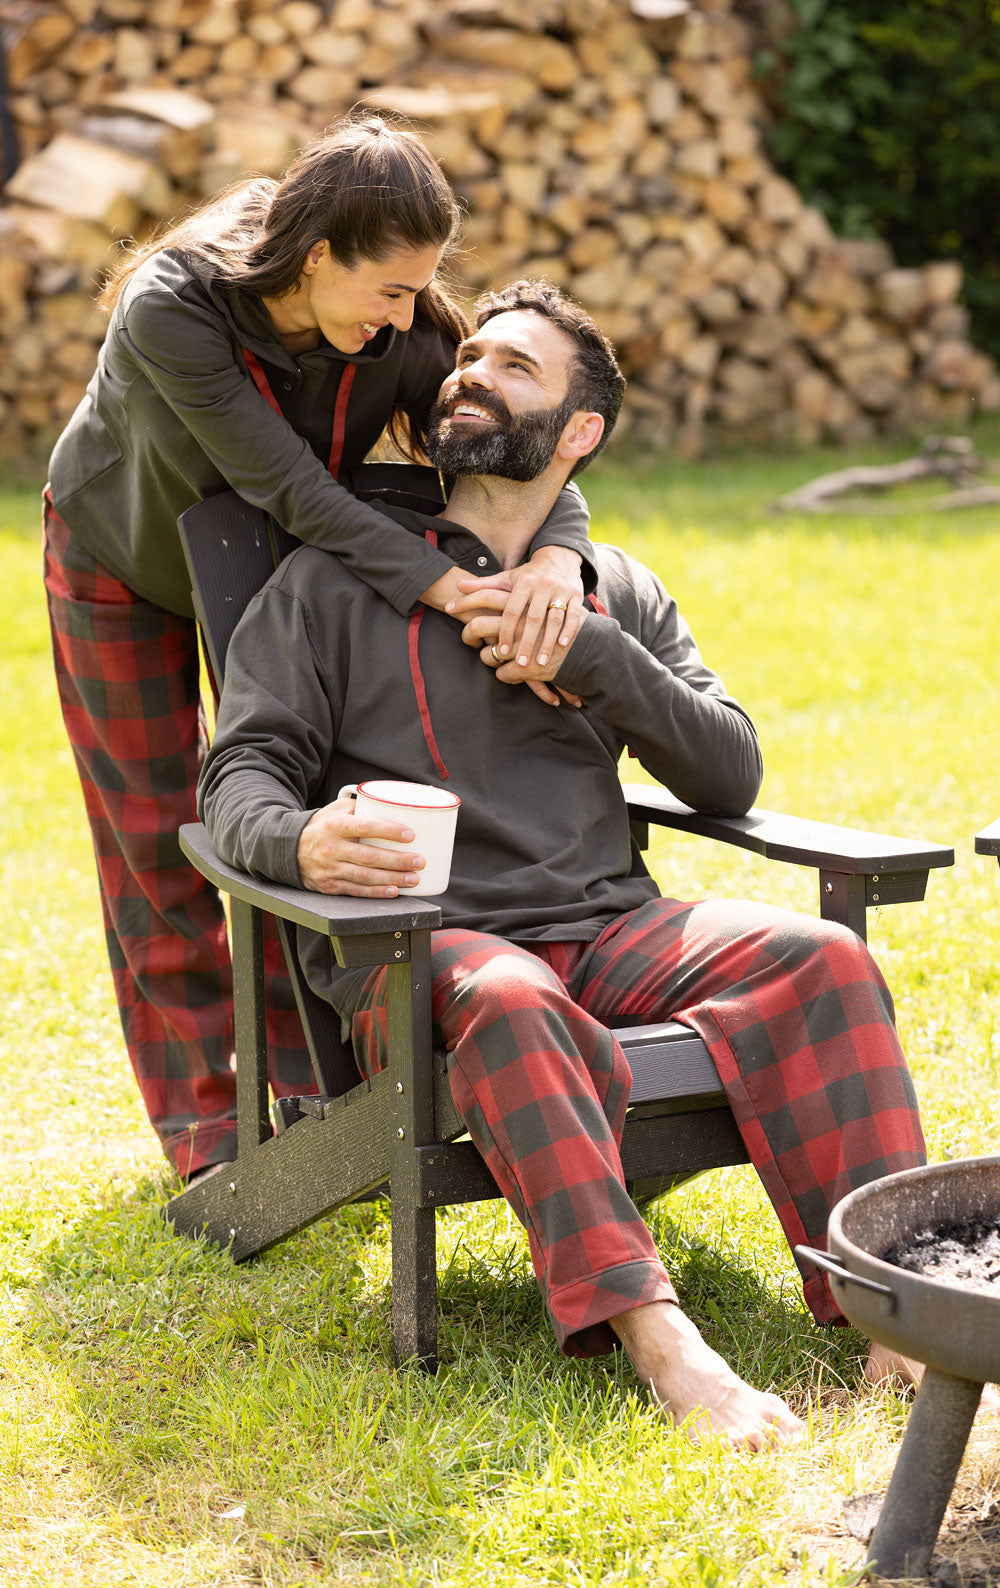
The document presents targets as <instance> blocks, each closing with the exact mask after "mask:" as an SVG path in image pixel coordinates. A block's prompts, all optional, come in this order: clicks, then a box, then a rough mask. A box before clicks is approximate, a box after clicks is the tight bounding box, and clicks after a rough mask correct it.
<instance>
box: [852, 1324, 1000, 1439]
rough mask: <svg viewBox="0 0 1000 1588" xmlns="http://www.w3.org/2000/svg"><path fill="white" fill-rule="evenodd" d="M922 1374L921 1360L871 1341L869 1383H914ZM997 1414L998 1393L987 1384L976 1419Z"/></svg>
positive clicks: (918, 1381)
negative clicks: (918, 1360)
mask: <svg viewBox="0 0 1000 1588" xmlns="http://www.w3.org/2000/svg"><path fill="white" fill-rule="evenodd" d="M923 1376H924V1364H923V1363H922V1362H917V1361H915V1360H914V1358H913V1357H912V1356H903V1354H902V1352H901V1351H892V1350H890V1348H889V1347H888V1346H887V1345H879V1343H878V1341H877V1340H873V1341H872V1348H871V1350H870V1351H869V1353H868V1360H867V1362H866V1363H865V1378H866V1379H867V1380H868V1382H869V1384H902V1385H911V1384H912V1385H916V1384H919V1383H920V1380H921V1379H922V1378H923ZM998 1416H1000V1395H998V1394H997V1392H996V1390H995V1389H994V1388H993V1386H992V1384H987V1385H985V1386H984V1388H983V1393H982V1396H981V1397H980V1401H979V1410H978V1412H977V1413H976V1421H977V1422H978V1421H980V1420H983V1421H985V1420H986V1419H987V1418H992V1417H998Z"/></svg>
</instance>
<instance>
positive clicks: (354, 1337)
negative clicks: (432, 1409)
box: [22, 1179, 862, 1443]
mask: <svg viewBox="0 0 1000 1588" xmlns="http://www.w3.org/2000/svg"><path fill="white" fill-rule="evenodd" d="M169 1190H170V1188H169V1187H167V1186H166V1185H165V1183H160V1182H158V1181H156V1180H154V1179H149V1180H146V1181H145V1182H143V1183H141V1184H140V1185H138V1186H137V1187H136V1190H135V1193H134V1194H133V1195H131V1196H129V1195H128V1194H125V1193H122V1194H119V1195H117V1196H112V1197H107V1198H106V1199H105V1200H104V1202H103V1203H102V1204H101V1205H99V1206H96V1207H94V1208H93V1209H92V1212H91V1214H90V1216H89V1217H88V1218H87V1220H86V1222H79V1223H77V1224H75V1225H73V1226H72V1227H70V1228H68V1229H66V1231H65V1233H64V1234H63V1235H62V1237H61V1239H60V1240H59V1241H58V1242H57V1243H55V1244H53V1245H52V1246H50V1248H49V1249H48V1251H47V1252H46V1254H45V1256H44V1258H43V1261H42V1273H41V1278H40V1279H39V1281H38V1282H37V1284H35V1285H33V1286H32V1287H31V1292H32V1293H31V1294H30V1297H29V1296H22V1301H23V1302H26V1303H27V1305H26V1306H24V1307H23V1309H22V1310H23V1315H24V1316H25V1331H26V1335H27V1338H28V1340H29V1341H30V1343H31V1345H32V1346H33V1347H34V1348H35V1349H37V1350H39V1351H41V1352H43V1353H44V1354H45V1356H46V1357H47V1358H49V1359H50V1360H51V1362H52V1363H53V1365H58V1367H59V1370H60V1371H62V1372H66V1373H68V1374H69V1375H70V1377H71V1379H72V1380H73V1383H74V1386H75V1394H76V1397H77V1400H78V1405H79V1410H80V1413H81V1415H82V1418H83V1420H84V1421H85V1422H86V1423H87V1424H88V1425H89V1426H91V1427H93V1426H98V1425H99V1426H101V1427H105V1428H107V1429H108V1430H109V1431H110V1429H111V1428H112V1427H113V1426H114V1425H115V1423H119V1424H120V1425H121V1426H122V1427H125V1426H126V1425H127V1426H128V1427H130V1428H134V1427H135V1426H136V1416H137V1412H138V1410H139V1408H140V1407H142V1408H143V1419H145V1418H146V1417H148V1414H149V1411H150V1409H154V1410H155V1409H156V1408H159V1411H160V1412H165V1413H166V1418H165V1420H164V1418H163V1417H162V1416H160V1415H157V1416H155V1418H154V1423H155V1424H156V1425H157V1426H161V1427H162V1429H163V1434H164V1437H166V1436H167V1430H168V1428H169V1426H170V1423H171V1410H172V1408H173V1407H174V1406H175V1405H176V1396H175V1395H174V1393H173V1389H174V1388H176V1385H177V1384H178V1382H182V1383H183V1387H184V1393H185V1399H186V1401H187V1403H188V1405H189V1408H190V1409H191V1410H192V1411H193V1410H194V1408H195V1407H196V1406H197V1404H198V1400H199V1394H200V1393H201V1392H203V1391H207V1390H208V1387H209V1386H210V1385H211V1386H214V1388H215V1389H216V1390H218V1389H220V1388H221V1387H222V1386H223V1385H224V1382H225V1379H226V1377H227V1375H231V1376H232V1377H233V1379H234V1382H236V1381H242V1380H245V1379H246V1377H247V1370H248V1367H249V1366H250V1364H251V1362H255V1363H256V1364H257V1366H258V1368H259V1367H260V1365H261V1364H263V1363H265V1362H266V1363H270V1364H271V1366H272V1367H273V1369H274V1370H275V1373H276V1374H277V1378H276V1380H275V1386H276V1385H277V1383H278V1381H279V1380H280V1374H281V1370H282V1368H284V1370H285V1372H286V1375H287V1389H288V1392H289V1393H293V1392H294V1386H295V1382H296V1380H297V1378H298V1377H299V1376H300V1375H301V1373H302V1372H303V1371H308V1373H309V1374H315V1373H320V1372H322V1371H324V1370H325V1371H327V1372H328V1373H329V1375H330V1377H331V1380H333V1381H335V1383H336V1385H338V1386H340V1387H341V1388H343V1386H344V1385H346V1384H347V1383H348V1382H349V1381H350V1380H351V1379H352V1377H353V1378H354V1379H356V1380H357V1381H358V1382H359V1383H360V1384H364V1383H368V1382H369V1381H370V1380H371V1379H372V1377H373V1376H374V1378H375V1379H377V1380H378V1381H379V1382H382V1381H385V1382H386V1383H388V1382H389V1381H390V1380H392V1379H393V1377H394V1373H395V1370H394V1368H393V1364H392V1357H391V1297H390V1287H389V1257H390V1219H389V1210H388V1205H387V1204H385V1203H365V1204H360V1205H358V1206H354V1207H348V1208H344V1209H341V1210H340V1211H339V1212H338V1213H336V1214H332V1215H330V1216H328V1217H327V1218H325V1219H323V1220H321V1221H320V1222H319V1223H317V1224H316V1225H313V1226H312V1227H311V1228H310V1229H307V1230H304V1231H302V1232H300V1234H298V1235H297V1236H294V1237H292V1238H291V1239H290V1240H288V1241H287V1242H285V1243H283V1245H281V1246H279V1247H276V1248H274V1249H273V1250H271V1251H270V1252H267V1253H265V1254H264V1255H263V1256H261V1257H260V1258H257V1259H255V1260H253V1261H252V1262H249V1263H245V1264H243V1265H240V1266H237V1265H235V1264H233V1263H232V1262H231V1261H230V1260H229V1258H228V1257H227V1255H226V1254H225V1253H224V1252H222V1251H220V1250H218V1249H217V1248H215V1247H213V1246H212V1245H211V1244H210V1243H208V1242H207V1241H204V1240H190V1239H187V1238H184V1237H179V1236H176V1235H174V1234H173V1233H172V1232H171V1230H170V1228H169V1226H168V1225H167V1224H166V1222H165V1220H164V1218H163V1204H164V1202H165V1200H166V1197H167V1195H168V1194H169ZM497 1206H498V1205H497V1204H491V1205H489V1208H488V1210H487V1211H485V1212H480V1211H479V1210H467V1209H462V1210H455V1211H454V1212H452V1213H447V1212H446V1213H444V1214H442V1215H441V1216H440V1217H439V1221H438V1223H439V1231H440V1242H439V1246H440V1250H439V1260H438V1273H439V1336H440V1361H441V1367H442V1372H441V1373H440V1374H439V1379H438V1383H439V1385H440V1386H442V1389H443V1387H444V1386H445V1385H448V1386H449V1388H448V1390H447V1392H446V1393H447V1394H449V1395H455V1396H457V1397H459V1398H461V1397H462V1396H463V1395H464V1394H465V1393H466V1390H467V1389H468V1391H469V1392H473V1393H474V1392H476V1391H477V1389H480V1388H483V1387H484V1386H485V1384H486V1383H488V1382H491V1381H492V1382H493V1383H494V1384H495V1382H496V1373H497V1369H498V1368H501V1367H502V1364H504V1363H508V1364H514V1363H516V1364H517V1365H518V1367H519V1369H520V1370H521V1371H522V1373H523V1370H524V1369H525V1368H526V1367H527V1366H528V1365H529V1363H530V1364H532V1365H534V1366H535V1367H536V1368H537V1372H538V1376H539V1384H540V1387H541V1394H542V1395H543V1396H544V1394H545V1385H546V1384H547V1383H551V1381H552V1378H553V1375H555V1376H557V1377H563V1376H564V1375H570V1376H572V1375H574V1374H580V1373H581V1371H582V1372H583V1373H584V1374H585V1376H586V1378H587V1379H588V1380H590V1381H593V1382H595V1383H597V1384H601V1383H602V1382H603V1384H604V1386H605V1387H606V1383H607V1376H608V1372H609V1369H610V1370H611V1372H612V1373H613V1374H615V1376H618V1373H619V1367H620V1364H617V1363H616V1362H615V1358H613V1357H610V1356H609V1357H600V1358H595V1359H592V1360H591V1361H589V1362H583V1363H581V1362H579V1361H570V1360H568V1359H566V1358H565V1357H563V1356H562V1354H561V1353H560V1351H559V1350H558V1348H557V1346H556V1344H555V1341H554V1339H553V1336H552V1333H551V1330H550V1328H549V1326H548V1322H547V1319H546V1316H545V1312H544V1308H543V1306H542V1303H541V1299H540V1297H539V1294H538V1290H537V1286H536V1284H535V1281H534V1278H533V1276H532V1274H531V1270H530V1266H529V1263H528V1259H527V1243H526V1241H525V1239H524V1236H523V1234H522V1233H521V1231H520V1229H519V1228H518V1227H517V1226H516V1225H513V1228H511V1227H510V1222H511V1221H508V1224H507V1226H506V1227H505V1226H504V1221H503V1218H502V1216H498V1215H497V1214H496V1212H495V1209H496V1207H497ZM652 1224H653V1227H654V1232H655V1234H656V1236H657V1239H658V1244H659V1246H660V1249H661V1251H662V1252H663V1254H664V1259H665V1261H666V1263H667V1266H668V1270H669V1271H670V1272H671V1274H672V1277H673V1278H674V1281H675V1283H676V1285H677V1288H678V1292H679V1294H680V1298H681V1302H682V1305H683V1306H684V1307H685V1310H686V1311H688V1312H689V1313H690V1315H691V1316H692V1317H693V1318H694V1320H695V1321H696V1323H697V1324H698V1326H699V1327H700V1328H701V1329H702V1332H703V1333H704V1334H705V1336H706V1338H707V1339H708V1340H709V1341H710V1343H711V1344H712V1345H713V1346H714V1347H715V1348H716V1349H717V1350H718V1351H720V1353H721V1354H722V1355H723V1356H724V1357H725V1358H726V1360H727V1361H729V1362H730V1364H731V1365H732V1366H733V1367H734V1368H735V1369H736V1370H737V1371H738V1372H739V1373H741V1374H742V1375H743V1376H744V1377H745V1378H746V1379H748V1380H749V1381H750V1382H752V1383H757V1384H761V1385H764V1384H768V1385H774V1386H775V1387H777V1388H778V1389H779V1391H780V1392H781V1393H788V1392H790V1391H792V1390H795V1389H799V1390H803V1389H804V1388H805V1386H807V1385H808V1384H810V1383H811V1382H813V1381H814V1380H815V1377H816V1373H817V1368H818V1367H819V1370H820V1373H821V1376H823V1377H825V1379H826V1380H827V1381H828V1382H829V1381H832V1382H834V1383H839V1384H844V1385H846V1386H847V1387H852V1386H853V1385H854V1383H855V1382H856V1381H858V1380H859V1379H860V1361H861V1345H862V1342H861V1341H860V1337H858V1336H857V1335H855V1334H854V1333H853V1331H850V1330H829V1329H818V1328H817V1327H816V1325H815V1324H814V1323H813V1322H812V1320H811V1318H810V1317H809V1315H808V1314H807V1313H806V1312H805V1310H804V1308H803V1306H802V1303H801V1299H800V1297H799V1295H798V1292H797V1289H796V1291H795V1293H794V1295H792V1294H789V1295H787V1296H786V1295H785V1294H783V1293H775V1291H774V1289H772V1288H769V1287H768V1285H767V1284H765V1283H764V1282H763V1281H762V1280H761V1278H760V1277H759V1275H758V1274H757V1273H756V1272H755V1271H754V1269H753V1267H752V1266H751V1264H750V1262H748V1261H746V1260H745V1259H744V1258H743V1257H742V1256H741V1255H740V1254H738V1253H733V1252H724V1251H720V1250H718V1249H715V1248H713V1247H712V1246H711V1245H709V1244H708V1243H706V1242H703V1241H701V1240H699V1239H697V1238H693V1237H692V1234H691V1232H690V1230H688V1229H686V1228H685V1227H684V1226H683V1225H682V1224H681V1223H679V1222H676V1221H674V1220H673V1219H671V1218H670V1216H669V1213H668V1212H667V1211H666V1204H665V1202H661V1203H659V1204H657V1205H656V1207H655V1208H654V1210H653V1214H652ZM400 1377H401V1378H402V1377H406V1378H412V1379H415V1380H417V1381H418V1382H423V1383H424V1384H425V1385H430V1384H433V1381H432V1380H428V1379H427V1378H426V1376H425V1375H422V1374H419V1373H413V1374H410V1373H407V1374H405V1375H400ZM622 1383H623V1386H625V1387H626V1388H628V1389H630V1390H631V1389H634V1388H635V1381H634V1378H633V1377H632V1374H631V1370H630V1368H629V1367H628V1364H627V1363H626V1364H625V1365H624V1369H623V1377H622ZM463 1386H465V1387H463ZM339 1394H340V1390H339V1389H336V1388H335V1389H332V1390H331V1393H330V1397H329V1401H330V1407H331V1409H332V1408H333V1406H334V1405H335V1404H336V1402H337V1401H338V1398H339ZM186 1426H187V1432H188V1433H189V1434H190V1433H195V1432H196V1431H197V1418H196V1417H195V1426H192V1425H191V1423H190V1422H189V1423H187V1425H186ZM203 1432H206V1433H207V1425H206V1428H205V1430H203ZM146 1434H148V1435H151V1434H152V1428H151V1426H150V1425H149V1424H148V1422H147V1423H146ZM154 1443H155V1440H154Z"/></svg>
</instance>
